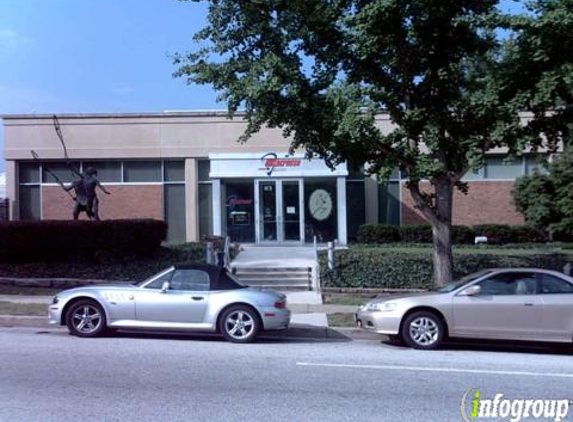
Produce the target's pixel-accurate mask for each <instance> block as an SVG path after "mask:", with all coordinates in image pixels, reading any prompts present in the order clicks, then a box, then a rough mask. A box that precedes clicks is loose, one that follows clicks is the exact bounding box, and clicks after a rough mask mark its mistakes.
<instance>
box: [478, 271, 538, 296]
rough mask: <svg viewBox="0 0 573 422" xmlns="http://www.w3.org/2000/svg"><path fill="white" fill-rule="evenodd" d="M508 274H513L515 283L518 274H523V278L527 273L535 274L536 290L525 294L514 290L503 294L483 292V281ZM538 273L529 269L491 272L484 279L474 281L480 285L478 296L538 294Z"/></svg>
mask: <svg viewBox="0 0 573 422" xmlns="http://www.w3.org/2000/svg"><path fill="white" fill-rule="evenodd" d="M507 275H511V276H512V277H513V280H512V283H515V282H516V281H517V280H516V279H517V276H518V275H521V277H522V278H526V277H525V276H526V275H529V276H533V280H534V287H535V291H534V292H533V293H528V294H525V295H518V294H516V293H515V292H514V293H508V294H505V293H502V294H492V293H487V294H486V293H483V292H482V291H481V284H482V283H484V282H486V281H488V280H491V279H492V278H495V277H499V276H507ZM537 275H538V273H536V272H534V271H531V272H528V271H507V272H498V273H493V274H491V275H490V276H489V277H486V278H484V279H483V280H480V281H478V282H476V283H474V284H473V285H475V286H480V293H479V294H478V295H477V296H503V297H508V296H536V295H538V294H539V286H538V278H537Z"/></svg>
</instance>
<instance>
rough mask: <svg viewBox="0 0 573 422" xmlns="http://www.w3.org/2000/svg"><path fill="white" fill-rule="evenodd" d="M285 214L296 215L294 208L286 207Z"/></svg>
mask: <svg viewBox="0 0 573 422" xmlns="http://www.w3.org/2000/svg"><path fill="white" fill-rule="evenodd" d="M286 212H287V214H296V207H287V209H286Z"/></svg>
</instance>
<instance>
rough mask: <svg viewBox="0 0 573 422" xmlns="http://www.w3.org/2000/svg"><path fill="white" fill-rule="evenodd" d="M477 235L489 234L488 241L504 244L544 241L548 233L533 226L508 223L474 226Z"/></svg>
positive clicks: (493, 243) (494, 243)
mask: <svg viewBox="0 0 573 422" xmlns="http://www.w3.org/2000/svg"><path fill="white" fill-rule="evenodd" d="M474 230H475V233H476V236H487V243H489V244H492V245H504V244H507V243H543V242H547V240H548V239H547V235H546V234H545V233H544V232H543V231H541V230H539V229H536V228H535V227H532V226H510V225H507V224H482V225H478V226H474Z"/></svg>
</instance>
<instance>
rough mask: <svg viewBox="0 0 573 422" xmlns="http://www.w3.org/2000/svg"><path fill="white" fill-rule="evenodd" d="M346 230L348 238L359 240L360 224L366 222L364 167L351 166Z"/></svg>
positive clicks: (347, 196) (347, 192)
mask: <svg viewBox="0 0 573 422" xmlns="http://www.w3.org/2000/svg"><path fill="white" fill-rule="evenodd" d="M346 204H347V205H346V224H347V226H346V230H347V234H348V239H350V240H357V238H358V230H359V229H360V226H361V225H363V224H364V223H365V222H366V191H365V185H364V168H363V167H355V166H349V168H348V177H347V178H346Z"/></svg>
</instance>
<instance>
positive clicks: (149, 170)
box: [123, 161, 161, 182]
mask: <svg viewBox="0 0 573 422" xmlns="http://www.w3.org/2000/svg"><path fill="white" fill-rule="evenodd" d="M123 181H124V182H161V162H159V161H124V162H123Z"/></svg>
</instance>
